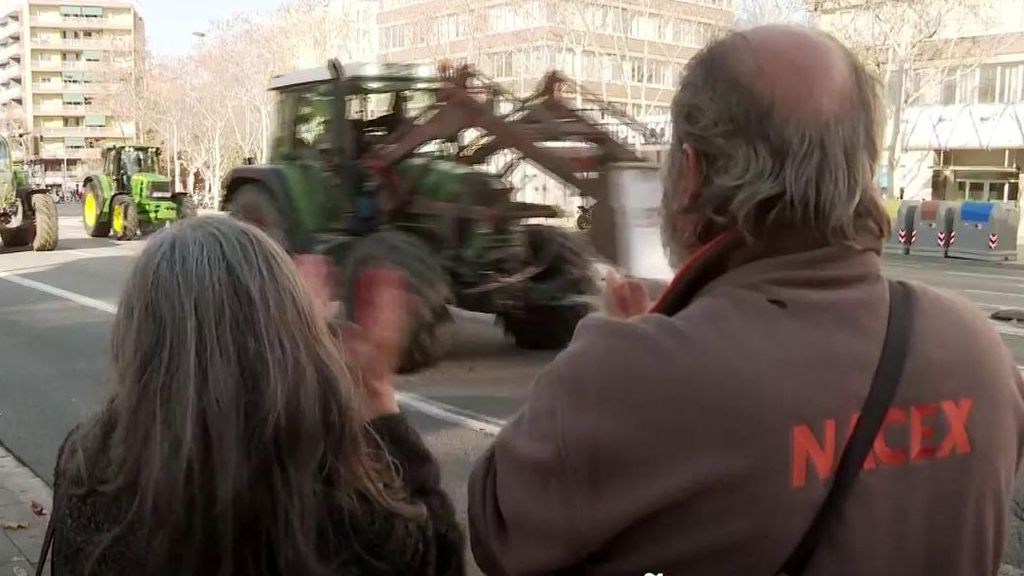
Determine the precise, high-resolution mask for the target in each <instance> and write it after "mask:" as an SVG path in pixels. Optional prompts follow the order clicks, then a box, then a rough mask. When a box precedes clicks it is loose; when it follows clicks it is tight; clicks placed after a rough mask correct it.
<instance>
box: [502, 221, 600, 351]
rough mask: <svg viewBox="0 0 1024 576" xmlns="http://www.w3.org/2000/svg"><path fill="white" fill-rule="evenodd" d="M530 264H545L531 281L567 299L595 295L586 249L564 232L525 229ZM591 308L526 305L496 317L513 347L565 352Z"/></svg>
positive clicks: (584, 305) (537, 227)
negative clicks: (563, 350) (564, 349)
mask: <svg viewBox="0 0 1024 576" xmlns="http://www.w3.org/2000/svg"><path fill="white" fill-rule="evenodd" d="M525 233H526V241H527V252H528V254H529V261H530V262H529V263H530V264H534V263H538V262H547V263H548V266H547V268H545V269H544V270H543V271H541V272H540V273H538V274H537V275H536V276H535V277H534V281H535V282H539V283H544V284H547V285H548V286H550V287H551V288H552V290H553V291H555V292H557V293H558V294H561V295H564V296H566V297H571V296H592V295H595V294H597V293H598V286H597V282H596V281H595V280H594V275H593V273H592V270H593V264H592V263H591V262H590V259H589V258H588V257H587V252H586V249H585V248H584V247H583V246H582V245H581V244H580V243H579V242H578V241H577V240H576V239H575V238H573V237H572V235H570V234H569V233H567V232H565V231H564V230H560V229H558V228H554V227H551V226H541V225H530V226H526V230H525ZM591 311H592V306H591V305H590V304H588V303H586V302H582V301H581V302H573V301H568V302H556V303H527V304H526V305H525V306H523V307H522V308H521V309H519V310H513V311H509V312H504V313H502V314H500V315H499V319H500V320H501V323H502V324H503V325H504V328H505V332H506V333H507V334H509V335H511V336H512V338H513V339H514V340H515V343H516V346H518V347H520V348H523V349H526V350H558V349H560V348H564V347H565V346H566V345H567V344H568V343H569V341H570V340H572V337H573V334H574V333H575V331H576V325H577V324H579V322H580V320H582V319H583V318H584V317H585V316H587V315H588V314H590V312H591Z"/></svg>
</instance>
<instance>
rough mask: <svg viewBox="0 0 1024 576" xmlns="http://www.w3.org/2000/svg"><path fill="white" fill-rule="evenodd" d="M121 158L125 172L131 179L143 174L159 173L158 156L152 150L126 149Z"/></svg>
mask: <svg viewBox="0 0 1024 576" xmlns="http://www.w3.org/2000/svg"><path fill="white" fill-rule="evenodd" d="M121 158H122V162H123V163H124V171H125V172H127V173H128V176H129V177H131V176H133V175H135V174H139V173H141V172H156V171H157V154H156V150H154V149H152V148H125V150H124V154H123V155H122V157H121Z"/></svg>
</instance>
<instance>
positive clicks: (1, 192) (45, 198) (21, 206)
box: [0, 136, 58, 252]
mask: <svg viewBox="0 0 1024 576" xmlns="http://www.w3.org/2000/svg"><path fill="white" fill-rule="evenodd" d="M26 140H28V141H31V142H33V143H34V145H35V146H37V145H38V140H37V139H34V138H31V139H30V138H29V137H27V136H26V137H19V138H16V139H7V138H5V137H3V136H0V241H2V242H3V245H4V247H7V248H22V247H26V246H31V247H32V249H33V250H35V251H36V252H49V251H51V250H55V249H56V248H57V240H58V238H57V236H58V234H57V204H56V203H55V202H54V200H53V196H51V195H50V193H49V191H48V190H47V189H46V187H45V186H44V185H43V182H42V169H41V166H39V165H38V164H37V163H36V162H35V160H34V156H37V154H35V152H36V151H35V150H29V149H28V148H29V147H25V150H24V151H23V154H24V161H23V162H22V163H21V164H15V162H14V160H13V158H12V150H13V149H12V148H11V144H12V143H14V142H17V143H19V144H20V143H24V142H25V141H26Z"/></svg>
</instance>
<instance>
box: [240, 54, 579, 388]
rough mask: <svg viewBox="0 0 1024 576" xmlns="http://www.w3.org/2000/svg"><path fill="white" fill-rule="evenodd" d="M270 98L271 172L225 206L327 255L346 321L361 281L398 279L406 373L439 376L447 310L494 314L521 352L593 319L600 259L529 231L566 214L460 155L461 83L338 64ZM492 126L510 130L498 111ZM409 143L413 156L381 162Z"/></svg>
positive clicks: (569, 240) (246, 169)
mask: <svg viewBox="0 0 1024 576" xmlns="http://www.w3.org/2000/svg"><path fill="white" fill-rule="evenodd" d="M271 90H272V91H274V92H276V93H277V109H276V118H277V128H276V134H275V135H274V139H273V143H272V147H271V154H270V156H271V157H270V162H269V163H268V164H266V165H245V166H239V167H236V168H235V169H233V170H232V171H231V172H230V173H229V174H228V176H227V178H226V179H225V182H224V195H223V197H222V205H221V206H220V209H221V210H224V211H226V212H229V213H230V214H232V215H233V216H234V217H237V218H239V219H242V220H244V221H247V222H249V223H251V224H254V225H255V226H257V227H259V228H261V229H262V230H263V231H264V232H265V233H267V234H268V235H269V236H270V237H271V238H273V239H275V240H276V241H278V242H279V243H280V244H282V245H283V246H284V247H285V248H286V249H287V250H289V251H290V252H293V253H294V252H301V253H311V252H312V253H319V254H324V255H327V256H329V257H330V258H331V259H332V260H333V262H334V263H335V270H336V275H335V276H336V278H335V282H336V291H335V293H336V294H338V295H339V300H340V308H339V309H340V314H341V315H342V316H344V317H345V318H349V317H350V316H351V314H352V311H353V308H354V306H353V303H354V301H355V300H356V298H357V294H356V293H357V282H356V280H357V279H358V278H359V277H360V273H361V272H362V271H363V270H365V269H367V268H369V267H374V266H380V265H387V266H391V267H395V268H398V269H400V270H402V271H403V272H404V273H405V275H406V277H407V278H408V280H409V285H408V287H409V290H410V293H411V294H412V295H413V296H414V298H413V300H414V302H415V306H414V310H413V311H412V313H411V315H410V321H409V326H408V331H407V335H406V339H405V345H404V349H403V354H402V362H401V366H400V370H401V371H403V372H409V371H413V370H417V369H420V368H423V367H427V366H430V365H432V364H434V363H436V362H437V361H439V360H440V359H441V358H442V357H443V356H444V355H445V353H446V352H447V351H448V349H449V347H450V343H451V328H452V325H453V317H452V314H451V311H450V308H449V306H456V307H459V308H462V309H466V310H470V311H475V312H482V313H489V314H494V315H495V316H496V319H497V321H498V322H500V323H501V324H502V325H503V326H504V328H505V330H506V333H508V334H510V335H511V336H512V337H513V339H514V340H515V342H516V344H517V345H518V346H519V347H521V348H525V349H547V350H551V349H559V348H562V347H564V346H565V345H566V344H567V343H568V342H569V340H570V339H571V338H572V335H573V332H574V331H575V328H576V325H577V324H578V323H579V321H580V320H581V319H582V318H583V317H584V316H586V315H587V314H589V313H590V312H591V311H592V310H593V306H594V300H595V295H596V294H597V283H596V281H595V275H594V272H593V266H592V262H591V259H590V258H589V256H588V255H587V253H586V249H585V247H584V246H583V245H582V244H581V243H579V242H578V241H577V239H576V236H574V235H573V234H572V233H570V232H568V231H565V230H563V229H560V228H558V227H553V226H546V225H539V224H532V223H531V224H526V223H525V222H524V220H531V219H534V220H535V219H545V218H554V217H558V216H560V211H559V210H557V209H555V208H554V207H552V206H548V205H543V204H528V203H524V202H515V201H513V199H512V195H513V192H514V188H513V187H512V186H511V185H509V184H508V183H507V181H506V179H504V178H503V177H502V176H501V175H500V174H495V173H491V172H488V171H487V170H486V169H484V168H483V167H481V166H479V165H476V164H477V163H476V162H471V161H470V162H467V161H465V158H461V157H459V155H458V153H457V151H456V150H455V149H454V148H453V145H454V144H453V143H455V141H456V140H457V139H458V138H457V137H456V135H457V133H458V131H459V130H460V129H463V128H468V127H469V126H467V125H465V118H467V117H476V116H473V115H475V114H477V112H479V111H478V110H476V109H473V110H470V109H468V108H467V109H465V112H466V114H465V115H463V114H462V111H463V108H462V104H459V103H458V102H455V101H454V99H453V98H454V97H453V96H452V94H455V93H457V92H458V93H461V94H462V95H463V96H465V97H466V98H469V96H468V95H467V94H466V89H465V87H464V86H461V87H460V86H459V85H457V84H456V83H453V82H452V81H451V80H450V79H449V78H448V77H447V76H445V75H444V74H439V73H438V71H436V70H424V67H422V66H415V65H403V64H387V65H364V66H358V65H356V66H350V67H348V69H347V70H346V69H344V68H342V66H341V64H339V63H338V62H337V61H331V62H330V63H329V64H328V65H327V66H325V67H322V68H319V69H314V70H306V71H302V72H295V73H292V74H286V75H284V76H279V77H276V78H275V79H274V80H273V81H272V84H271ZM460 91H461V92H460ZM475 101H477V100H474V99H472V98H469V99H465V98H464V99H463V100H461V101H460V102H464V103H465V104H466V105H467V106H470V107H472V106H473V104H472V102H475ZM415 104H419V105H420V106H421V107H423V114H424V115H426V116H431V115H433V118H435V119H440V120H444V119H445V118H448V119H449V120H451V121H452V122H451V123H450V124H449V125H447V126H446V125H439V124H437V122H428V123H426V124H423V123H420V122H419V120H418V119H413V118H412V117H411V115H410V114H409V112H410V110H411V109H412V108H413V107H414V105H415ZM446 109H447V111H445V110H446ZM460 117H461V119H460ZM490 120H492V121H498V122H499V124H501V123H502V122H504V121H503V120H500V119H499V118H498V116H497V115H496V114H492V115H491V116H490ZM424 130H426V131H430V132H431V135H430V136H429V137H423V136H424V135H423V133H422V132H423V131H424ZM496 130H497V131H498V132H501V126H500V125H499V126H498V127H496ZM409 138H413V139H416V138H419V139H420V140H422V141H424V142H426V143H425V144H424V145H423V146H419V145H418V144H414V145H410V144H408V142H409ZM428 141H429V142H428ZM401 142H405V143H406V145H407V146H409V147H410V148H416V150H415V151H414V152H413V153H409V154H404V155H402V157H401V158H400V159H397V160H395V161H388V160H386V159H384V160H382V156H381V154H382V153H387V152H390V151H393V150H394V149H395V146H396V145H397V144H398V143H401ZM417 142H419V140H417ZM534 152H536V150H534Z"/></svg>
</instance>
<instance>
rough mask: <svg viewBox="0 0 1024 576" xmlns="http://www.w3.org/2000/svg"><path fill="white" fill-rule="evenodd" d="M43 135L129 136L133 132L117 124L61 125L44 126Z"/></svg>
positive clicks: (47, 136)
mask: <svg viewBox="0 0 1024 576" xmlns="http://www.w3.org/2000/svg"><path fill="white" fill-rule="evenodd" d="M40 132H42V134H43V137H45V138H53V137H62V136H82V137H90V138H127V137H129V136H133V134H130V133H128V132H127V131H125V132H121V129H120V128H118V127H117V126H74V127H71V126H61V127H55V128H47V127H46V126H43V127H42V129H41V130H40Z"/></svg>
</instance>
